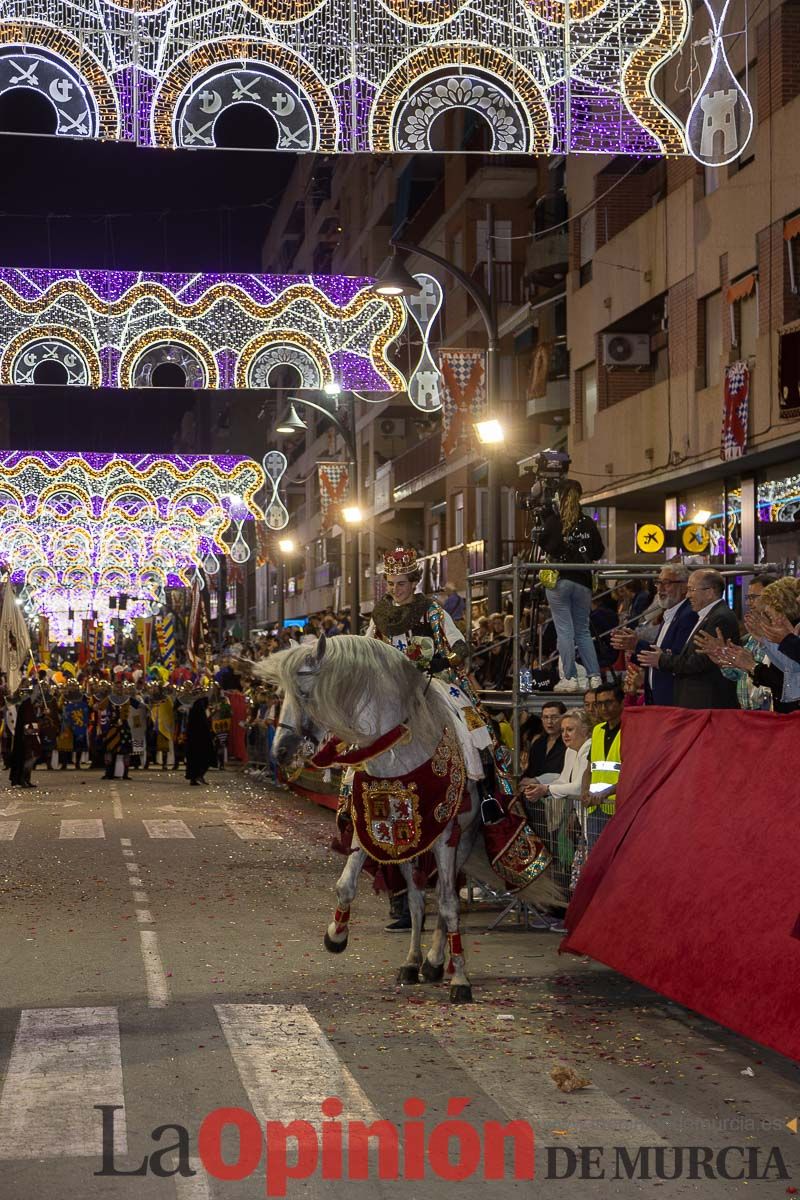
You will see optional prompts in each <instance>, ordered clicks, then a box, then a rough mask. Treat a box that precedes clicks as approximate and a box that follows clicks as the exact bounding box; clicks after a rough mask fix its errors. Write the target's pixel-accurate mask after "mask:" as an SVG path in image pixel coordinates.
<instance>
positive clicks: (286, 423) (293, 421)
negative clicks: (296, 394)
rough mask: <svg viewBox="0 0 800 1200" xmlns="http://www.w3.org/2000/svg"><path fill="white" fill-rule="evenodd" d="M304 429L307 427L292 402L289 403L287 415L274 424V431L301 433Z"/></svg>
mask: <svg viewBox="0 0 800 1200" xmlns="http://www.w3.org/2000/svg"><path fill="white" fill-rule="evenodd" d="M305 429H308V426H307V425H306V423H305V421H304V420H303V418H302V417H301V416H300V414H299V413H298V411H297V409H296V408H295V406H294V405H293V404H290V405H289V415H288V417H286V418H285V419H284V420H283V421H281V422H280V424H279V425H276V426H275V432H276V433H285V434H292V433H302V431H303V430H305Z"/></svg>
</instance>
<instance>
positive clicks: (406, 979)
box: [397, 963, 419, 983]
mask: <svg viewBox="0 0 800 1200" xmlns="http://www.w3.org/2000/svg"><path fill="white" fill-rule="evenodd" d="M397 982H398V983H419V967H414V966H409V965H408V964H407V963H406V965H405V966H403V967H401V968H400V970H399V971H398V972H397Z"/></svg>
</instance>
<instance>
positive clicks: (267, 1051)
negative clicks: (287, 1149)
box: [214, 1004, 378, 1124]
mask: <svg viewBox="0 0 800 1200" xmlns="http://www.w3.org/2000/svg"><path fill="white" fill-rule="evenodd" d="M214 1009H215V1011H216V1014H217V1017H218V1019H219V1023H220V1025H221V1026H222V1032H223V1033H224V1035H225V1040H226V1042H227V1043H228V1048H229V1050H230V1052H231V1055H232V1057H233V1060H234V1062H235V1063H236V1067H237V1070H238V1072H239V1078H240V1079H241V1081H242V1085H243V1086H244V1090H245V1091H246V1092H247V1096H248V1099H249V1100H250V1106H251V1108H252V1110H253V1112H254V1113H255V1115H256V1117H258V1119H259V1121H260V1122H261V1123H262V1124H263V1122H264V1121H293V1120H305V1121H310V1122H311V1123H312V1124H319V1123H321V1121H322V1114H321V1112H320V1105H321V1103H322V1101H323V1100H325V1099H327V1098H328V1097H330V1096H335V1097H337V1098H338V1099H339V1100H341V1101H342V1103H343V1104H344V1111H345V1113H346V1114H347V1117H348V1119H349V1120H362V1121H375V1120H377V1119H378V1113H377V1112H376V1111H375V1109H374V1108H373V1107H372V1104H371V1103H370V1101H369V1099H368V1097H367V1096H366V1094H365V1093H364V1091H363V1090H362V1088H361V1087H360V1085H359V1084H358V1082H357V1080H356V1079H355V1077H354V1076H353V1075H352V1074H351V1073H350V1071H349V1070H348V1068H347V1067H346V1066H345V1064H344V1063H343V1062H342V1061H341V1059H340V1058H339V1056H338V1054H337V1053H336V1051H335V1050H334V1048H333V1046H332V1045H331V1043H330V1042H329V1041H328V1039H327V1038H326V1037H325V1034H324V1033H323V1032H322V1030H321V1029H320V1027H319V1025H318V1024H317V1022H316V1021H315V1020H314V1018H313V1017H312V1016H311V1013H310V1012H309V1011H308V1009H307V1008H306V1007H305V1005H303V1004H291V1005H287V1006H283V1005H278V1004H215V1005H214Z"/></svg>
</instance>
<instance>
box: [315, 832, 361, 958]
mask: <svg viewBox="0 0 800 1200" xmlns="http://www.w3.org/2000/svg"><path fill="white" fill-rule="evenodd" d="M366 861H367V856H366V854H365V852H364V851H363V850H361V849H358V850H352V851H351V852H350V854H349V855H348V858H347V863H346V865H345V868H344V870H343V871H342V873H341V875H340V876H339V879H338V881H337V884H336V900H337V904H336V912H335V913H334V914H333V920H332V921H331V923H330V925H329V926H328V928H327V929H326V930H325V949H326V950H329V951H330V952H331V954H341V953H342V951H343V950H345V949H346V948H347V938H348V934H349V929H350V926H349V921H350V905H351V904H352V903H353V900H354V898H355V894H356V888H357V887H358V877H359V875H360V874H361V868H362V867H363V866H364V863H365V862H366Z"/></svg>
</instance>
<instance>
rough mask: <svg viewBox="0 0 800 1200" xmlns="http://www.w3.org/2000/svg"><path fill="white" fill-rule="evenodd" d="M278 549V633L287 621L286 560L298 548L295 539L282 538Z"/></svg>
mask: <svg viewBox="0 0 800 1200" xmlns="http://www.w3.org/2000/svg"><path fill="white" fill-rule="evenodd" d="M278 549H279V550H280V552H281V556H280V558H279V559H278V632H279V633H280V631H281V630H282V629H283V623H284V621H285V620H286V601H285V595H284V594H285V591H286V559H287V557H288V556H289V555H290V554H294V552H295V550H296V546H295V543H294V539H293V538H281V540H280V541H279V542H278Z"/></svg>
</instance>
